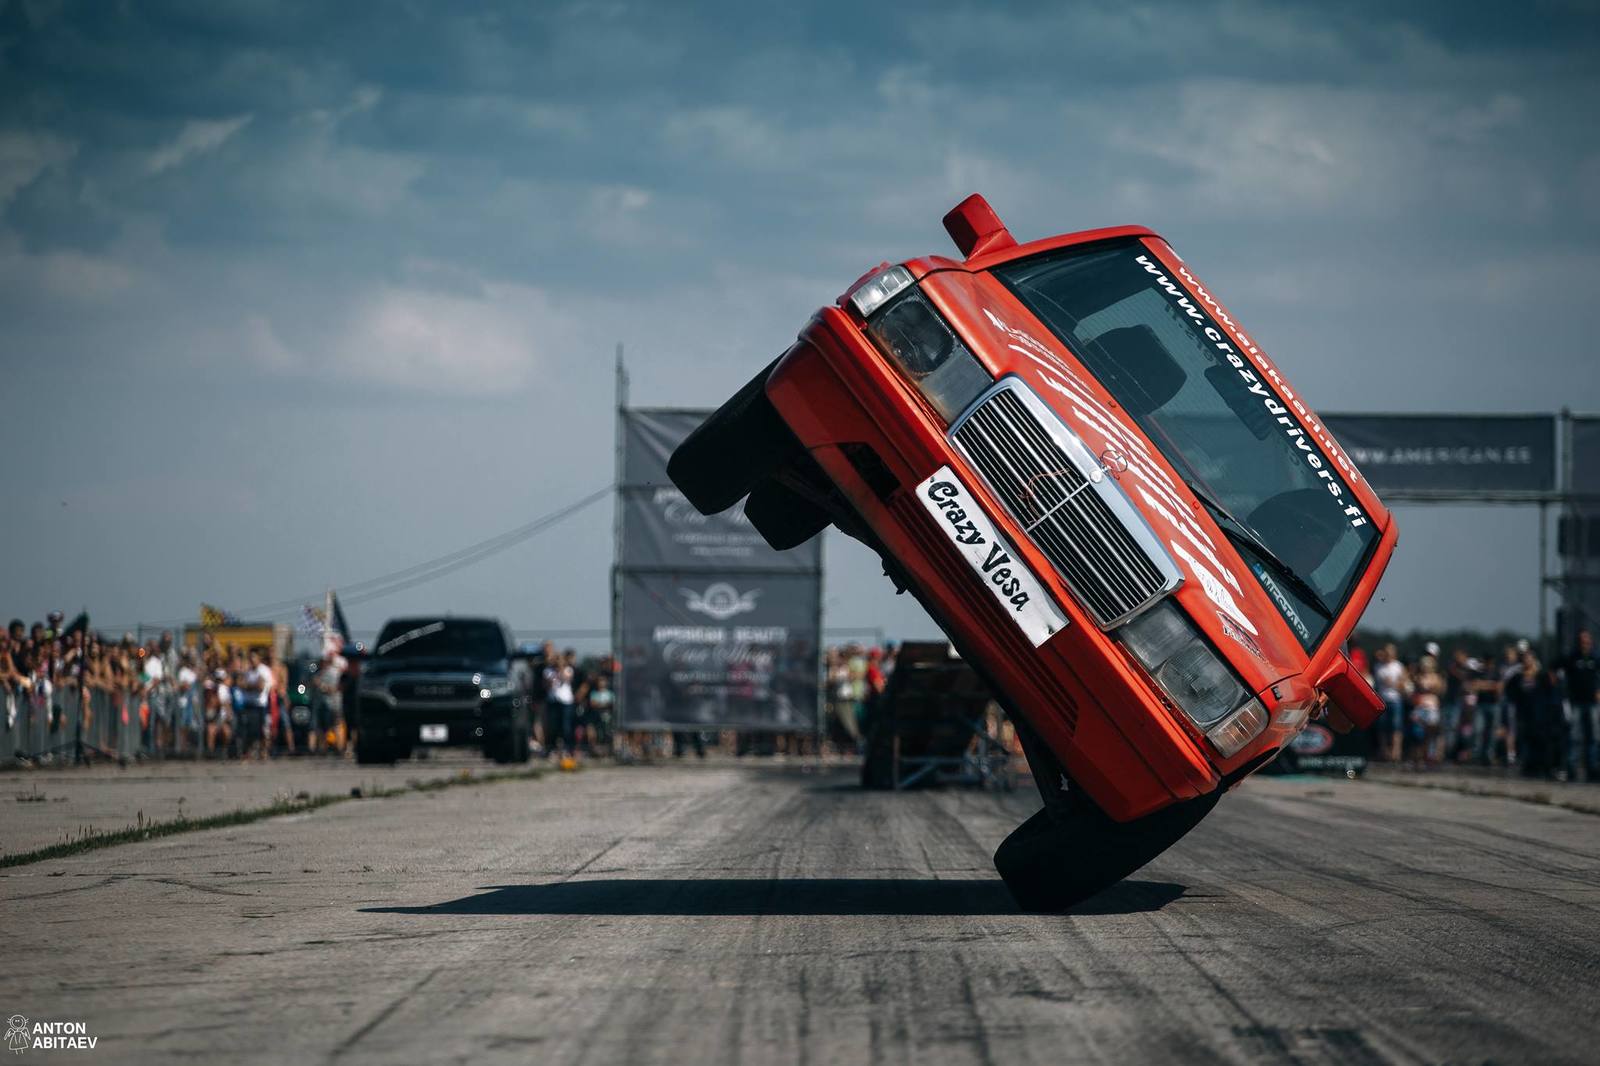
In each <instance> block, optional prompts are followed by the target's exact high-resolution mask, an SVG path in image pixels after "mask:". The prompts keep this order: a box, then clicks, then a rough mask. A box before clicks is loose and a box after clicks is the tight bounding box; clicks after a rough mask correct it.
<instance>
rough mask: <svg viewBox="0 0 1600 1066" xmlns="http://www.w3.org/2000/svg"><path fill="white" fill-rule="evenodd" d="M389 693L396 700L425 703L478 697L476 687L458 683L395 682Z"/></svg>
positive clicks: (390, 686)
mask: <svg viewBox="0 0 1600 1066" xmlns="http://www.w3.org/2000/svg"><path fill="white" fill-rule="evenodd" d="M389 692H390V693H391V694H393V696H394V698H395V699H397V700H417V701H418V702H425V703H436V702H443V701H448V700H471V699H476V698H477V696H478V689H477V686H475V685H469V684H466V683H465V682H458V681H395V682H392V683H391V684H390V685H389Z"/></svg>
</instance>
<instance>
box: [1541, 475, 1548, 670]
mask: <svg viewBox="0 0 1600 1066" xmlns="http://www.w3.org/2000/svg"><path fill="white" fill-rule="evenodd" d="M1549 510H1550V505H1549V504H1545V503H1541V504H1540V505H1539V654H1540V655H1544V656H1546V657H1548V656H1549V653H1550V649H1549V646H1548V645H1547V644H1546V643H1545V641H1546V636H1547V634H1548V632H1549V627H1548V626H1547V624H1546V619H1547V618H1548V614H1547V612H1546V610H1545V599H1546V593H1545V588H1546V578H1547V577H1548V575H1549V558H1550V548H1549V539H1550V523H1549V521H1548V516H1549Z"/></svg>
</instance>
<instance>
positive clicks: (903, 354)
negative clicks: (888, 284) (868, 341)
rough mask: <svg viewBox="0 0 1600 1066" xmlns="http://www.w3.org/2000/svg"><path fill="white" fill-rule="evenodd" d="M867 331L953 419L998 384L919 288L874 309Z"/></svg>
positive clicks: (945, 415)
mask: <svg viewBox="0 0 1600 1066" xmlns="http://www.w3.org/2000/svg"><path fill="white" fill-rule="evenodd" d="M867 332H868V333H869V334H871V336H872V339H873V340H874V341H876V342H877V345H878V347H879V348H881V349H882V350H883V352H884V354H885V355H887V356H888V357H889V358H890V359H892V360H894V362H895V363H896V364H897V365H898V366H899V367H900V370H901V372H903V373H904V374H905V376H906V377H907V378H909V379H910V381H911V383H912V384H913V385H915V386H916V387H917V390H918V391H919V392H921V393H922V395H923V396H926V397H927V398H928V402H929V403H931V404H933V406H934V409H935V410H936V411H938V412H939V413H940V414H941V415H943V416H944V418H945V421H947V422H953V421H955V419H956V417H957V416H958V415H960V414H961V412H962V411H965V410H966V409H967V408H968V407H969V406H970V405H971V404H972V401H974V400H976V399H977V398H978V397H979V396H981V395H982V394H983V392H984V390H986V389H988V388H989V386H991V385H993V384H994V378H993V377H991V376H990V374H989V372H988V371H987V370H985V369H984V368H983V364H982V363H979V362H978V359H977V357H976V356H974V355H973V354H972V352H971V351H969V350H968V348H967V346H966V345H965V344H963V343H962V342H961V338H960V337H957V336H956V334H955V331H954V330H952V329H951V328H950V327H949V326H948V325H947V324H946V323H945V320H944V318H943V317H942V316H941V315H940V314H939V312H938V311H936V310H935V309H934V307H933V305H932V304H931V303H929V302H928V299H927V297H925V296H923V295H922V293H921V292H919V291H918V290H917V289H915V288H911V289H908V290H907V291H906V292H905V293H904V294H903V295H901V296H900V297H899V298H897V299H895V300H894V301H893V302H892V303H888V304H886V305H885V306H884V307H883V308H882V309H881V310H879V311H877V312H876V313H874V314H873V315H871V316H870V317H869V318H868V319H867Z"/></svg>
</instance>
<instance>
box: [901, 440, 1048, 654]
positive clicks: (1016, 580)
mask: <svg viewBox="0 0 1600 1066" xmlns="http://www.w3.org/2000/svg"><path fill="white" fill-rule="evenodd" d="M917 499H919V500H921V501H922V506H924V507H926V508H927V509H928V513H929V514H930V515H932V516H933V521H934V524H935V525H937V526H938V527H939V528H940V529H942V530H944V535H945V536H946V537H949V538H950V543H951V544H954V545H955V547H956V551H958V552H960V553H961V558H963V559H965V560H966V561H967V565H968V566H970V567H972V571H973V573H974V574H976V575H977V578H978V583H979V584H981V585H982V586H983V587H984V588H986V589H988V590H989V595H991V596H993V597H994V599H995V602H996V603H998V604H999V605H1000V609H1001V611H1002V612H1004V614H1005V615H1006V617H1008V618H1010V619H1011V620H1012V621H1013V622H1015V623H1016V624H1017V628H1018V629H1020V630H1022V632H1023V634H1024V635H1025V636H1026V637H1027V638H1028V640H1029V641H1031V642H1032V644H1033V646H1034V647H1036V648H1037V647H1038V646H1039V645H1041V644H1043V643H1044V642H1045V641H1047V640H1049V639H1050V637H1051V636H1052V635H1054V634H1056V633H1059V632H1060V631H1061V630H1063V629H1065V628H1067V619H1066V617H1065V616H1064V615H1062V613H1061V610H1060V608H1058V607H1057V606H1056V604H1055V601H1054V600H1052V599H1051V598H1050V594H1049V593H1047V592H1046V591H1045V590H1044V586H1043V585H1041V584H1040V583H1039V579H1038V578H1037V577H1035V576H1034V574H1033V571H1032V570H1029V569H1028V566H1027V564H1026V563H1024V562H1023V561H1022V560H1021V559H1019V558H1017V553H1016V552H1015V551H1013V550H1012V548H1011V545H1009V544H1007V543H1006V541H1005V539H1004V538H1002V537H1001V536H1000V534H999V533H997V532H996V531H995V528H994V524H993V523H992V522H990V521H989V518H988V516H987V515H985V514H984V513H983V511H982V510H981V509H980V508H979V507H978V505H977V501H975V500H974V499H973V498H972V494H971V493H970V492H968V491H967V487H966V486H965V485H963V484H962V483H961V479H960V478H958V477H956V475H955V472H954V471H952V470H951V469H950V468H949V467H948V466H942V467H940V468H939V470H938V472H937V473H935V474H934V475H933V476H932V477H930V478H929V479H928V480H926V481H924V482H923V483H922V484H920V485H918V486H917Z"/></svg>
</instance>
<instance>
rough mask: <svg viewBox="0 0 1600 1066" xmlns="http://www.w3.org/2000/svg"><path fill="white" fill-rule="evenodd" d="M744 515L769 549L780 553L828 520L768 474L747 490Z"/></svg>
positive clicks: (808, 535)
mask: <svg viewBox="0 0 1600 1066" xmlns="http://www.w3.org/2000/svg"><path fill="white" fill-rule="evenodd" d="M744 515H745V517H746V518H748V519H750V524H751V525H753V526H755V527H756V532H758V533H760V534H761V536H762V537H763V538H764V539H765V540H766V542H767V544H768V545H769V546H770V547H771V548H772V550H773V551H780V552H781V551H788V550H789V549H790V548H798V547H799V546H800V545H802V544H804V543H805V542H806V541H808V540H810V539H811V538H812V537H814V536H816V535H817V534H818V533H821V532H822V531H823V530H824V529H827V528H828V522H829V518H828V515H827V513H826V512H825V511H823V510H822V508H820V507H818V506H817V505H816V504H814V503H812V502H811V501H809V500H807V499H806V498H805V497H803V496H801V495H800V494H799V493H798V492H795V491H794V490H793V489H791V488H789V487H788V486H787V485H783V484H780V483H779V482H777V481H775V480H773V479H772V478H770V477H769V478H765V479H764V480H762V481H761V482H760V483H759V484H758V485H756V487H755V488H753V489H751V490H750V498H749V499H748V500H746V501H745V505H744Z"/></svg>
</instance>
